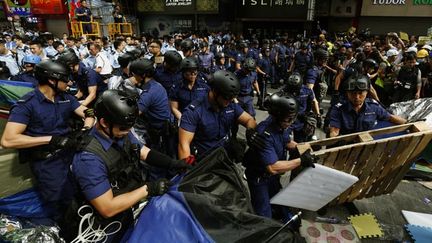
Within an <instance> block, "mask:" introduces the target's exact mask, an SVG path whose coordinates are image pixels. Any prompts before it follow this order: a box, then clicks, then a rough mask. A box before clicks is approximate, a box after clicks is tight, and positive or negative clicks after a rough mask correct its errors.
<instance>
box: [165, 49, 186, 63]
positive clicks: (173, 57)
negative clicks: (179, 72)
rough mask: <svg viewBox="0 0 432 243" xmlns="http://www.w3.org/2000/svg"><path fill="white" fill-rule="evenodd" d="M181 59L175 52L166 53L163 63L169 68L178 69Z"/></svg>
mask: <svg viewBox="0 0 432 243" xmlns="http://www.w3.org/2000/svg"><path fill="white" fill-rule="evenodd" d="M182 59H183V58H182V56H181V55H180V53H178V52H177V51H167V52H165V54H164V62H165V63H166V64H168V65H170V66H171V67H178V66H179V65H180V63H181V61H182Z"/></svg>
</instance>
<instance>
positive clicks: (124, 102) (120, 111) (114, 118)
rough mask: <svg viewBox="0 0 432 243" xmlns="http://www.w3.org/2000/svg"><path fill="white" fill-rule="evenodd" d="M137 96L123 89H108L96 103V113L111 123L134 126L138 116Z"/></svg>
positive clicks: (99, 117) (98, 116)
mask: <svg viewBox="0 0 432 243" xmlns="http://www.w3.org/2000/svg"><path fill="white" fill-rule="evenodd" d="M138 114H139V111H138V104H137V100H136V96H131V95H130V94H129V93H127V92H125V91H122V90H106V91H105V92H103V93H102V95H101V96H100V97H99V98H98V99H97V101H96V103H95V115H96V117H97V118H98V119H99V120H100V119H101V118H104V119H105V120H106V122H108V123H109V124H115V125H119V126H124V127H132V126H133V125H134V124H135V121H136V119H137V117H138Z"/></svg>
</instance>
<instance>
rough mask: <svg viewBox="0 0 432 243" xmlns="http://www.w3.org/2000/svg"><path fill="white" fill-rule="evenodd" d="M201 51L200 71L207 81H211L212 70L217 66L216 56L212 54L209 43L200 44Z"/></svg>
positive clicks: (199, 59)
mask: <svg viewBox="0 0 432 243" xmlns="http://www.w3.org/2000/svg"><path fill="white" fill-rule="evenodd" d="M200 48H201V51H200V53H199V54H198V56H197V58H198V66H199V70H200V71H201V72H202V73H203V74H204V77H205V78H206V80H208V79H209V75H210V73H211V70H212V68H213V67H214V66H215V60H214V58H215V57H214V54H213V53H212V52H210V50H209V48H208V43H207V42H205V41H204V42H201V43H200Z"/></svg>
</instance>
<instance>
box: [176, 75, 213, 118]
mask: <svg viewBox="0 0 432 243" xmlns="http://www.w3.org/2000/svg"><path fill="white" fill-rule="evenodd" d="M209 91H210V87H209V86H208V85H207V84H206V83H205V82H204V81H202V80H200V79H197V80H196V82H195V83H194V86H193V87H192V89H189V88H188V82H187V81H185V80H183V81H181V82H178V83H177V84H174V85H173V86H172V88H171V91H170V93H169V98H170V100H172V101H177V102H178V105H179V106H178V108H179V111H180V112H183V111H184V109H185V108H186V107H187V106H188V105H189V104H190V103H191V102H192V101H194V100H197V99H202V98H206V97H207V94H208V92H209Z"/></svg>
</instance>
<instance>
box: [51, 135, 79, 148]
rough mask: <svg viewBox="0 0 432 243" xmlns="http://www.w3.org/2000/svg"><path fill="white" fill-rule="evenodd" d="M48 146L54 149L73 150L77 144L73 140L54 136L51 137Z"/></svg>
mask: <svg viewBox="0 0 432 243" xmlns="http://www.w3.org/2000/svg"><path fill="white" fill-rule="evenodd" d="M49 145H50V146H51V147H52V148H54V149H75V148H76V147H77V146H78V143H77V142H76V140H75V139H72V138H69V137H64V136H58V135H54V136H52V138H51V140H50V142H49Z"/></svg>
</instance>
